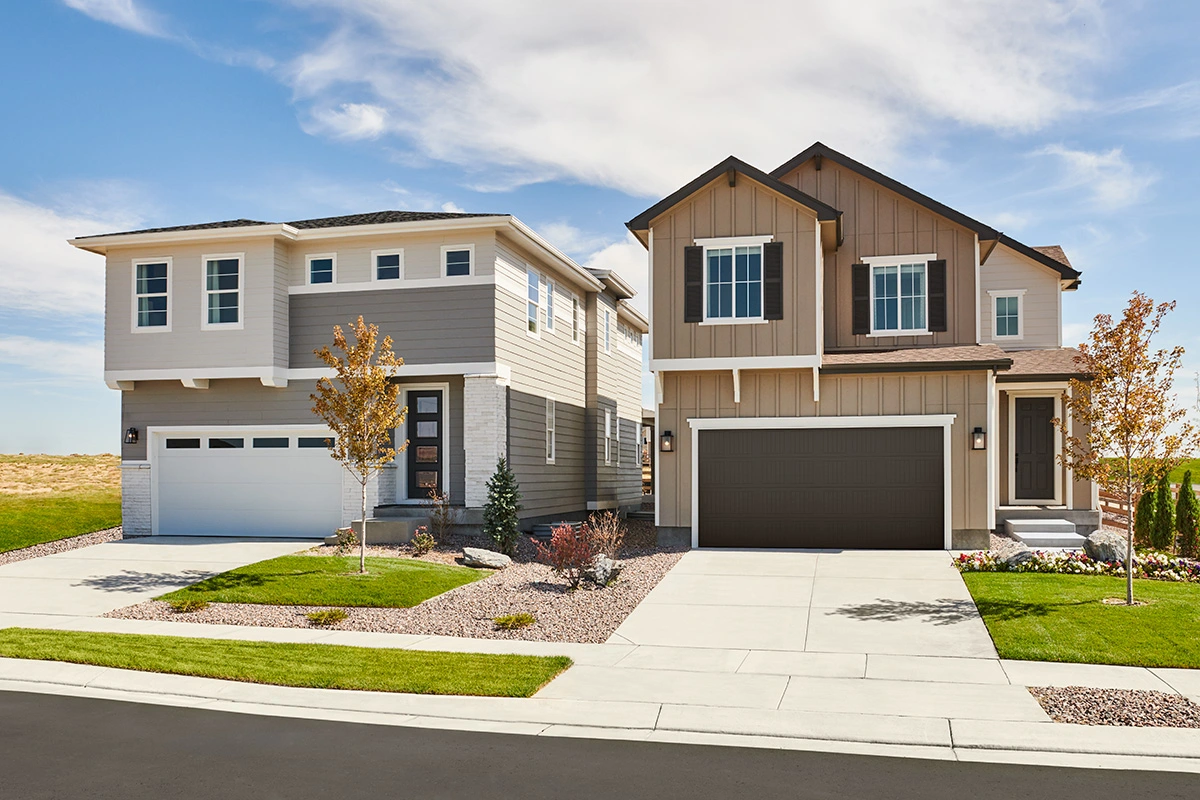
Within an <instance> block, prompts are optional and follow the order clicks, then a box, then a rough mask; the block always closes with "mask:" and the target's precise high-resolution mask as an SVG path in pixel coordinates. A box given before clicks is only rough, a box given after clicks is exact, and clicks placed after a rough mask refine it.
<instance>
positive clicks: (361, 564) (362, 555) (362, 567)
mask: <svg viewBox="0 0 1200 800" xmlns="http://www.w3.org/2000/svg"><path fill="white" fill-rule="evenodd" d="M359 485H360V486H361V488H362V533H360V534H359V538H358V571H359V574H366V571H367V482H366V481H365V480H364V481H362V482H361V483H360V484H359ZM1130 602H1132V601H1130Z"/></svg>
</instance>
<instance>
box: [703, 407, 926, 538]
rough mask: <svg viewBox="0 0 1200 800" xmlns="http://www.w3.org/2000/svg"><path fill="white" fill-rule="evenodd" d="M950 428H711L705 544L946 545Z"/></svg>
mask: <svg viewBox="0 0 1200 800" xmlns="http://www.w3.org/2000/svg"><path fill="white" fill-rule="evenodd" d="M942 447H943V431H942V429H941V428H838V429H786V430H764V429H755V430H702V431H700V434H699V453H698V474H697V479H698V489H699V497H698V498H697V509H698V515H699V540H700V541H699V543H700V545H701V546H702V547H819V548H882V549H924V548H937V549H940V548H941V547H942V546H943V536H944V532H943V526H944V505H943V493H944V480H945V476H944V469H945V466H944V460H943V453H942Z"/></svg>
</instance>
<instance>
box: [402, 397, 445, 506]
mask: <svg viewBox="0 0 1200 800" xmlns="http://www.w3.org/2000/svg"><path fill="white" fill-rule="evenodd" d="M443 411H444V409H443V400H442V393H441V392H440V391H436V390H432V389H428V390H425V389H423V390H420V391H416V390H413V391H410V392H409V393H408V499H409V500H425V499H428V497H429V493H430V492H437V493H439V494H441V492H442V464H443V463H444V460H445V457H446V456H445V453H443V452H442V425H443V424H445V419H444V413H443Z"/></svg>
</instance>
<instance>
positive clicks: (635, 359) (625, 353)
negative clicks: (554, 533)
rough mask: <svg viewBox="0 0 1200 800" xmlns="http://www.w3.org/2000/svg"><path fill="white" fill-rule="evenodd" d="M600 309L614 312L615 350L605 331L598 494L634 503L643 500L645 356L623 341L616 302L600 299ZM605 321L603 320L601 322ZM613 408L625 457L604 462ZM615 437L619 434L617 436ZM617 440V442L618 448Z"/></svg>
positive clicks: (600, 360)
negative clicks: (607, 349) (608, 416)
mask: <svg viewBox="0 0 1200 800" xmlns="http://www.w3.org/2000/svg"><path fill="white" fill-rule="evenodd" d="M600 303H601V306H600V308H608V309H609V310H610V311H612V338H611V347H610V350H611V352H609V353H605V352H604V342H603V338H602V337H603V331H601V332H600V337H601V338H600V339H599V340H598V342H597V345H598V347H597V354H596V394H597V398H596V407H597V409H598V410H599V413H598V414H597V415H596V426H595V427H596V442H597V447H596V456H597V458H596V461H597V466H596V497H595V498H594V499H596V500H598V501H601V502H611V501H614V500H615V501H617V502H618V503H620V504H621V505H630V504H633V503H637V502H639V501H640V498H641V494H642V468H641V462H640V461H639V460H638V454H639V453H640V452H641V447H640V445H639V444H638V436H639V432H640V430H641V419H642V359H641V355H640V353H639V354H636V355H635V354H634V353H633V352H632V351H631V350H630V349H627V348H626V347H623V346H622V345H621V344H620V340H621V336H620V333H619V330H618V324H617V323H618V320H617V311H616V305H615V303H613V301H612V299H611V298H609V297H607V296H602V297H601V298H600ZM601 324H602V323H601ZM605 409H608V410H610V411H612V413H613V415H614V420H613V424H614V425H616V424H619V425H620V426H621V440H620V448H621V458H620V464H618V463H617V456H616V452H615V451H614V452H613V453H612V458H611V460H610V463H609V464H605V463H604V410H605ZM614 440H615V436H614ZM615 446H616V442H615V441H614V447H615Z"/></svg>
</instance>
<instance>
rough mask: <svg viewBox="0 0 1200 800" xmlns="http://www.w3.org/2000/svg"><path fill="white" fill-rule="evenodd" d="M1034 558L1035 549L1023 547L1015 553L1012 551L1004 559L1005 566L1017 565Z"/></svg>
mask: <svg viewBox="0 0 1200 800" xmlns="http://www.w3.org/2000/svg"><path fill="white" fill-rule="evenodd" d="M1031 558H1033V551H1032V550H1030V549H1028V548H1022V549H1020V550H1018V551H1016V552H1015V553H1012V554H1011V555H1009V556H1008V557H1006V558H1005V559H1004V566H1006V567H1015V566H1018V565H1019V564H1024V563H1025V562H1026V561H1028V560H1030V559H1031Z"/></svg>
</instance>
